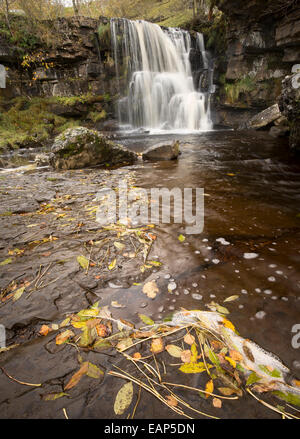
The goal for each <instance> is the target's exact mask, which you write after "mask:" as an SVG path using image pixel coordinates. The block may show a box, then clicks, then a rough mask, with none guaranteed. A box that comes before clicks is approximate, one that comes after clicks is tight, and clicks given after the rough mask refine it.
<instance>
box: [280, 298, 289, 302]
mask: <svg viewBox="0 0 300 439" xmlns="http://www.w3.org/2000/svg"><path fill="white" fill-rule="evenodd" d="M281 300H283V301H284V302H287V301H288V300H289V299H288V298H287V297H282V298H281Z"/></svg>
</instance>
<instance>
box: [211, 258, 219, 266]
mask: <svg viewBox="0 0 300 439" xmlns="http://www.w3.org/2000/svg"><path fill="white" fill-rule="evenodd" d="M212 262H213V263H214V264H216V265H217V264H219V263H220V260H219V259H213V260H212Z"/></svg>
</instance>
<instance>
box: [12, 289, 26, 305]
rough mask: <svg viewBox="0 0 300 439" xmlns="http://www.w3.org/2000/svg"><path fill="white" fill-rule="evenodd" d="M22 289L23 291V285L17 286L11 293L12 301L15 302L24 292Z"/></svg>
mask: <svg viewBox="0 0 300 439" xmlns="http://www.w3.org/2000/svg"><path fill="white" fill-rule="evenodd" d="M24 291H25V287H22V288H19V289H18V290H17V291H16V292H15V294H14V295H13V301H14V302H16V301H17V300H19V299H20V297H21V296H22V294H23V293H24Z"/></svg>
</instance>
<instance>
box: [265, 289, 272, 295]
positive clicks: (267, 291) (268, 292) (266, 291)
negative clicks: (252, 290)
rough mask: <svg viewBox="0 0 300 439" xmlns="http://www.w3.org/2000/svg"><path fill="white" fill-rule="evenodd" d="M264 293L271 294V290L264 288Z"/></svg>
mask: <svg viewBox="0 0 300 439" xmlns="http://www.w3.org/2000/svg"><path fill="white" fill-rule="evenodd" d="M264 293H265V294H272V290H264Z"/></svg>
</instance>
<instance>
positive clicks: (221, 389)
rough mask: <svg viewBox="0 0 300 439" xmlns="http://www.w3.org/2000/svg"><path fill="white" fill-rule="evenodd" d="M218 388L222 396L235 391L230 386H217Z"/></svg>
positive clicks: (229, 394)
mask: <svg viewBox="0 0 300 439" xmlns="http://www.w3.org/2000/svg"><path fill="white" fill-rule="evenodd" d="M218 390H219V392H220V393H222V395H224V396H231V395H232V394H233V393H236V392H235V390H234V389H231V388H230V387H218Z"/></svg>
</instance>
